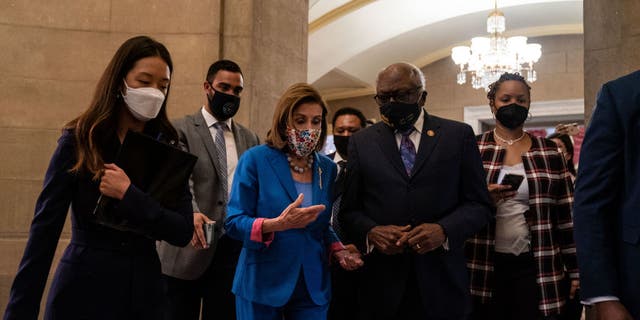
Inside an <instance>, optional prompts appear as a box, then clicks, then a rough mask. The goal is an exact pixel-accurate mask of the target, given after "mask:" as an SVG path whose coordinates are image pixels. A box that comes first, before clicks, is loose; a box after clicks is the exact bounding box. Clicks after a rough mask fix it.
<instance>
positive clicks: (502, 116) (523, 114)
mask: <svg viewBox="0 0 640 320" xmlns="http://www.w3.org/2000/svg"><path fill="white" fill-rule="evenodd" d="M528 115H529V109H527V107H525V106H521V105H519V104H517V103H512V104H510V105H506V106H504V107H500V108H498V110H497V111H496V120H498V121H499V122H500V124H502V125H503V126H505V127H506V128H507V129H511V130H513V129H515V128H517V127H519V126H521V125H522V124H523V123H524V121H525V120H527V116H528Z"/></svg>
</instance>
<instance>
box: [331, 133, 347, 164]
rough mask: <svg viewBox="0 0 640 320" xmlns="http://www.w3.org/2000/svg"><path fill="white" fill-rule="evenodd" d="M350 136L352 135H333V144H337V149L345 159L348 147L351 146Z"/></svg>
mask: <svg viewBox="0 0 640 320" xmlns="http://www.w3.org/2000/svg"><path fill="white" fill-rule="evenodd" d="M349 137H350V136H338V135H335V134H334V135H333V144H334V145H335V146H336V151H338V153H339V154H340V156H341V157H342V158H343V159H345V160H346V159H347V149H348V147H349Z"/></svg>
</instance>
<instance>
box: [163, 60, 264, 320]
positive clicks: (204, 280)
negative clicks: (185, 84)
mask: <svg viewBox="0 0 640 320" xmlns="http://www.w3.org/2000/svg"><path fill="white" fill-rule="evenodd" d="M243 85H244V82H243V77H242V71H241V70H240V67H239V66H238V65H237V64H236V63H235V62H233V61H230V60H220V61H217V62H215V63H213V64H212V65H211V66H210V67H209V70H208V72H207V77H206V81H205V82H204V86H203V89H204V94H205V96H206V98H207V100H206V103H205V105H204V106H203V107H202V108H200V109H199V110H198V111H197V112H196V113H195V114H193V115H189V116H186V117H184V118H182V119H180V120H178V121H176V122H175V124H174V125H175V127H176V129H177V130H178V134H179V135H180V142H181V144H182V145H184V147H186V149H187V151H189V152H190V153H192V154H195V155H197V156H198V162H197V163H196V165H195V168H194V169H193V174H192V175H191V179H190V183H189V184H190V186H191V193H192V195H193V210H194V213H193V220H194V227H195V232H194V236H193V239H192V241H191V243H192V245H188V246H186V247H184V248H179V247H175V246H172V245H170V244H168V243H166V242H161V243H160V244H158V254H159V255H160V261H161V262H162V272H163V273H164V274H165V279H166V283H167V289H168V297H169V306H168V311H167V313H168V314H167V319H181V320H182V319H187V320H191V319H199V318H200V312H201V308H202V319H214V318H215V319H235V318H236V313H235V296H234V295H233V293H231V286H232V283H233V276H234V273H235V268H236V264H237V261H238V255H239V254H240V250H241V249H242V244H241V243H240V242H238V241H236V240H233V239H231V238H230V237H228V236H226V235H225V234H224V233H223V230H222V226H223V225H224V219H225V216H226V206H227V199H228V198H229V189H230V188H229V186H231V181H232V179H233V174H234V171H235V168H236V164H237V163H238V158H240V156H241V155H242V153H243V152H244V151H245V150H247V149H248V148H250V147H252V146H255V145H257V144H258V143H259V141H258V136H257V135H256V134H255V133H253V132H251V131H249V130H248V129H246V128H245V127H243V126H241V125H240V124H239V123H237V122H235V121H233V120H232V117H233V116H234V115H235V113H236V112H237V111H238V108H239V106H240V94H241V93H242V89H243ZM212 222H215V227H214V230H215V232H214V236H213V240H212V243H211V244H208V243H207V242H206V239H205V235H204V233H203V228H202V226H203V224H206V223H212Z"/></svg>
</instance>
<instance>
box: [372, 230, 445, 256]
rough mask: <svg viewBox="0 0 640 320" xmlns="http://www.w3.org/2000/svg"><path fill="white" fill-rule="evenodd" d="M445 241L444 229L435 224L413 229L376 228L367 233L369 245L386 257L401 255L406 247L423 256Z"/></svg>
mask: <svg viewBox="0 0 640 320" xmlns="http://www.w3.org/2000/svg"><path fill="white" fill-rule="evenodd" d="M445 240H446V235H445V233H444V229H443V228H442V226H440V225H439V224H437V223H423V224H420V225H418V226H415V227H413V228H412V227H411V226H410V225H406V226H394V225H387V226H376V227H373V228H372V229H371V231H369V241H370V242H371V244H373V246H374V247H375V248H376V250H378V251H380V252H382V253H384V254H388V255H393V254H398V253H402V252H403V251H404V249H405V248H407V247H408V248H410V249H411V250H413V251H414V252H415V253H418V254H425V253H427V252H429V251H432V250H434V249H436V248H438V247H440V246H441V245H442V244H443V243H444V241H445Z"/></svg>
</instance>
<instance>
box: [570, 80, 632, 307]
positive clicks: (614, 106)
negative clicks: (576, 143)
mask: <svg viewBox="0 0 640 320" xmlns="http://www.w3.org/2000/svg"><path fill="white" fill-rule="evenodd" d="M639 142H640V71H636V72H634V73H631V74H629V75H627V76H624V77H622V78H619V79H617V80H614V81H611V82H609V83H606V84H605V85H604V86H602V89H601V90H600V93H599V94H598V98H597V103H596V107H595V110H594V112H593V117H592V118H591V123H590V124H589V128H588V129H587V133H586V135H585V139H584V142H583V143H582V149H581V150H582V151H581V153H580V166H579V170H578V179H577V180H576V191H575V203H574V220H575V221H574V230H575V239H576V246H577V253H578V266H579V269H580V279H581V283H580V287H581V291H582V292H581V293H580V294H581V297H582V298H583V299H588V298H591V297H597V296H606V295H612V296H617V297H619V298H620V299H621V301H622V302H623V303H624V304H625V306H626V307H627V308H628V309H629V310H630V311H631V313H632V315H633V316H634V318H636V319H640V200H639V199H640V145H639V144H638V143H639Z"/></svg>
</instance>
